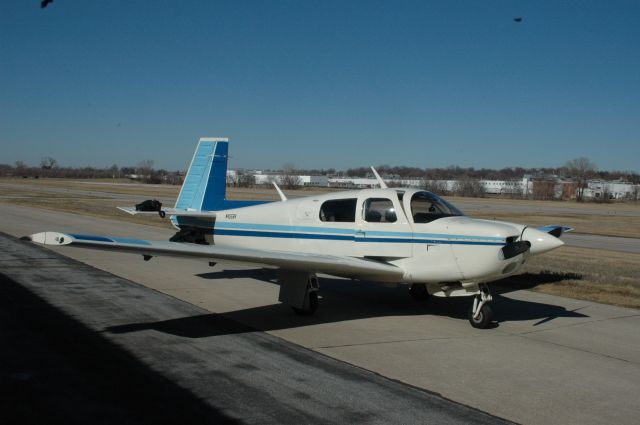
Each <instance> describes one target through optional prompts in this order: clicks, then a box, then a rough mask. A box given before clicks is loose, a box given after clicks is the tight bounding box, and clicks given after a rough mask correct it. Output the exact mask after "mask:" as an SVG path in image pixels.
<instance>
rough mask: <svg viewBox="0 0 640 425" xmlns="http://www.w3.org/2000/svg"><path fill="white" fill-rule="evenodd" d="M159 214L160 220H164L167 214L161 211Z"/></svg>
mask: <svg viewBox="0 0 640 425" xmlns="http://www.w3.org/2000/svg"><path fill="white" fill-rule="evenodd" d="M158 214H159V215H160V218H164V217H165V216H166V214H167V213H165V212H164V211H160V212H158Z"/></svg>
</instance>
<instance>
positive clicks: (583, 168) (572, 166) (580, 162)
mask: <svg viewBox="0 0 640 425" xmlns="http://www.w3.org/2000/svg"><path fill="white" fill-rule="evenodd" d="M564 167H565V168H566V169H567V171H568V172H569V173H570V174H571V175H572V176H573V177H574V178H575V179H576V183H577V187H576V201H578V202H581V201H582V198H583V195H584V189H585V187H587V180H588V179H589V177H591V176H592V175H593V173H594V172H595V171H596V164H595V163H593V162H592V161H591V160H590V159H589V158H587V157H584V156H581V157H580V158H576V159H572V160H571V161H567V162H566V163H565V164H564Z"/></svg>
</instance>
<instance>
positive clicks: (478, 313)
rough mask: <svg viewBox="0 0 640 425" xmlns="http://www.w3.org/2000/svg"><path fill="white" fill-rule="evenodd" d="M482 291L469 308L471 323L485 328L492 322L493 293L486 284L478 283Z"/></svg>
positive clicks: (476, 326) (475, 326)
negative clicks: (490, 305)
mask: <svg viewBox="0 0 640 425" xmlns="http://www.w3.org/2000/svg"><path fill="white" fill-rule="evenodd" d="M478 287H479V289H480V293H479V294H478V295H477V296H476V297H475V298H474V299H473V305H472V306H471V307H470V308H469V323H471V326H473V327H474V328H478V329H485V328H486V327H488V326H489V325H490V324H491V320H492V319H493V311H492V310H491V307H489V301H491V299H492V298H491V294H490V293H489V287H488V286H487V285H485V284H480V285H478Z"/></svg>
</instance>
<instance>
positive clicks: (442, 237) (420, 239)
mask: <svg viewBox="0 0 640 425" xmlns="http://www.w3.org/2000/svg"><path fill="white" fill-rule="evenodd" d="M231 230H234V231H235V232H234V233H232V232H227V231H231ZM250 232H253V233H252V235H253V236H256V237H275V238H300V239H328V240H357V241H359V242H395V243H407V242H415V243H449V244H465V245H504V243H505V240H504V238H501V237H498V236H472V235H451V234H440V233H419V232H416V233H412V232H387V231H379V230H364V233H365V234H366V235H367V237H366V238H363V237H358V238H357V239H356V232H357V230H356V229H344V228H336V227H314V226H291V225H284V224H262V223H237V222H229V221H218V222H216V224H215V233H216V234H219V235H225V234H226V235H236V236H251V235H250V234H249V233H250ZM280 233H284V235H282V236H279V235H277V236H269V235H270V234H280ZM334 233H337V234H339V235H348V236H350V237H348V238H334V237H330V236H334V235H332V234H334ZM318 236H319V237H318ZM371 236H374V237H371Z"/></svg>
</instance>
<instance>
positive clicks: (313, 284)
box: [278, 270, 320, 316]
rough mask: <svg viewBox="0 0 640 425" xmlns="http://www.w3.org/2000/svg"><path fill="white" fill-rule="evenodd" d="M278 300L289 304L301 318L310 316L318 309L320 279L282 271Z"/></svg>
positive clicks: (297, 272)
mask: <svg viewBox="0 0 640 425" xmlns="http://www.w3.org/2000/svg"><path fill="white" fill-rule="evenodd" d="M278 283H279V284H280V295H279V297H278V300H279V301H280V302H283V303H285V304H289V305H290V306H291V308H292V309H293V311H295V312H296V313H297V314H299V315H301V316H310V315H312V314H313V313H315V311H316V310H317V309H318V289H320V284H319V283H318V277H317V276H316V275H315V274H313V273H306V272H299V271H291V270H280V271H279V272H278Z"/></svg>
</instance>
